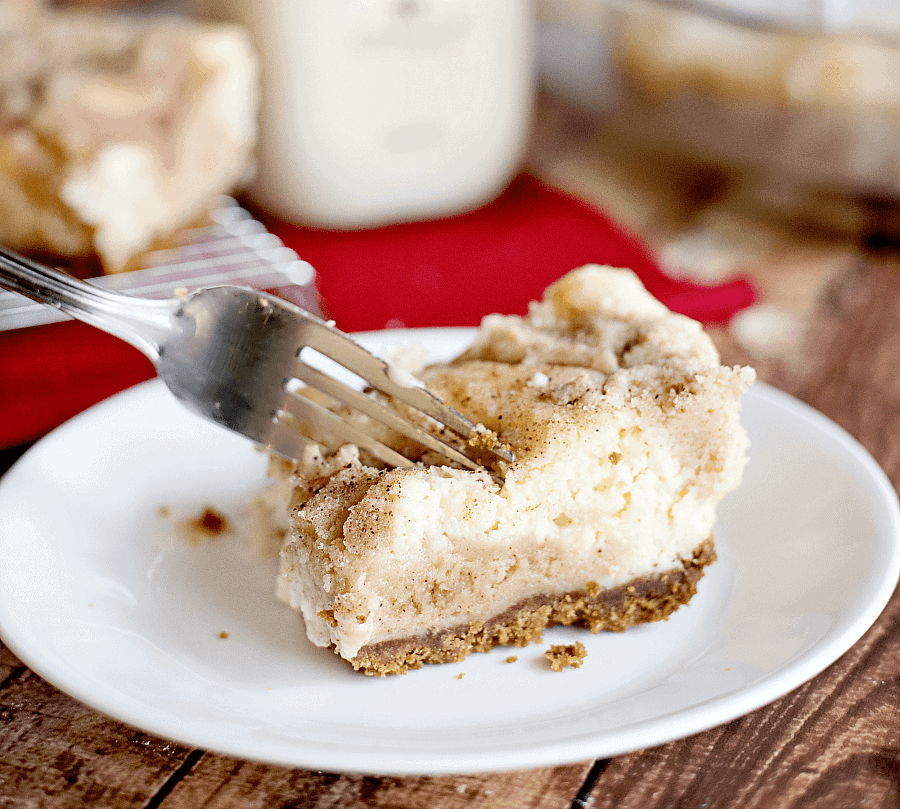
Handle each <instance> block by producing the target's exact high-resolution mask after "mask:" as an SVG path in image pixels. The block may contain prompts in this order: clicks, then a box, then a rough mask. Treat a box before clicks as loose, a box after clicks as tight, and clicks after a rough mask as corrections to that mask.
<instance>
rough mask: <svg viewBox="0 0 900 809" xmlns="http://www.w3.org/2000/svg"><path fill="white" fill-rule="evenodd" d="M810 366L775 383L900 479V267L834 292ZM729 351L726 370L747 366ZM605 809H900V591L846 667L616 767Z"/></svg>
mask: <svg viewBox="0 0 900 809" xmlns="http://www.w3.org/2000/svg"><path fill="white" fill-rule="evenodd" d="M819 310H820V311H819V312H818V314H817V316H816V318H815V320H814V321H813V324H814V325H813V326H812V328H811V330H810V333H809V334H808V336H807V339H806V341H805V343H804V347H803V350H802V352H801V354H800V356H799V357H798V359H799V361H798V362H789V363H781V364H780V365H777V366H776V365H771V366H768V367H766V368H764V369H763V374H762V376H763V377H764V378H767V379H769V380H770V381H773V382H775V383H776V384H778V385H779V387H781V388H783V389H785V390H787V391H788V392H791V393H794V394H795V395H798V396H799V397H800V398H803V399H804V400H806V401H807V402H809V403H810V404H812V405H813V406H814V407H816V408H818V409H819V410H821V411H822V412H824V413H825V414H826V415H828V416H829V417H830V418H832V419H834V420H835V421H836V422H838V423H839V424H841V425H842V426H844V427H845V428H847V429H848V430H849V431H850V432H851V433H853V434H854V435H855V436H856V437H857V438H858V439H859V440H860V441H861V442H862V443H863V444H864V445H865V446H866V447H867V448H868V449H869V451H870V452H872V453H873V455H874V456H875V458H876V460H878V461H879V462H880V463H881V464H882V465H883V467H884V468H885V471H886V472H887V474H888V475H889V477H890V478H891V479H892V480H893V481H894V483H895V485H896V484H897V482H898V481H900V261H897V260H882V261H869V262H864V263H862V264H860V265H859V266H858V267H856V268H853V269H852V270H850V271H848V272H846V273H844V274H843V275H842V276H841V277H839V278H838V279H837V280H836V282H835V283H834V284H833V285H832V286H831V287H830V288H829V289H828V290H827V294H826V295H824V296H823V298H822V302H821V304H820V306H819ZM726 343H727V341H720V346H723V345H724V346H725V348H724V349H723V350H724V351H725V355H726V356H725V359H726V361H735V360H739V359H740V357H739V356H738V353H739V352H738V351H737V350H736V349H735V348H734V346H731V348H732V349H734V350H732V351H729V350H728V346H727V345H726ZM590 806H591V807H592V809H601V807H609V808H610V809H612V807H616V808H617V809H632V808H633V809H638V807H640V809H663V808H664V807H672V808H673V809H674V807H687V806H692V807H704V809H716V808H717V807H742V809H743V808H745V807H746V809H756V808H757V807H758V809H788V807H792V808H793V807H800V806H803V807H816V809H830V808H832V807H833V809H847V808H848V807H861V806H873V807H897V806H900V592H898V593H895V594H894V597H893V599H892V600H891V602H890V603H889V605H888V607H887V609H886V610H885V612H884V613H883V614H882V615H881V617H880V618H879V620H878V621H877V622H876V623H875V625H874V626H873V627H872V628H871V629H870V630H869V632H868V633H867V634H866V635H865V636H864V637H863V639H862V640H861V641H860V642H859V643H857V644H856V645H855V646H854V647H853V648H852V649H850V651H848V652H847V653H846V654H845V655H844V656H843V657H842V658H841V659H840V660H838V661H837V662H836V663H835V664H833V665H832V666H831V667H830V668H828V669H827V670H826V671H825V672H823V673H822V674H821V675H819V676H818V677H816V678H814V679H813V680H812V681H811V682H809V683H807V684H806V685H804V686H802V687H801V688H798V689H796V690H795V691H793V692H792V693H790V694H788V695H786V696H785V697H783V698H781V699H779V700H777V701H776V702H774V703H772V704H771V705H769V706H767V707H765V708H762V709H760V710H758V711H755V712H754V713H752V714H750V715H748V716H745V717H743V718H741V719H738V720H735V721H733V722H731V723H729V724H728V725H725V726H723V727H719V728H715V729H713V730H710V731H707V732H706V733H701V734H698V735H696V736H693V737H691V738H688V739H685V740H682V741H678V742H673V743H671V744H667V745H663V746H661V747H658V748H654V749H652V750H647V751H643V752H636V753H633V754H631V755H626V756H621V757H619V758H617V759H614V760H613V761H611V762H609V764H608V766H607V767H606V769H605V770H604V772H603V773H602V775H601V776H600V777H599V779H598V780H597V782H596V785H595V787H594V789H593V791H592V793H591V800H590Z"/></svg>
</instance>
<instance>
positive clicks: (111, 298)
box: [0, 247, 178, 362]
mask: <svg viewBox="0 0 900 809" xmlns="http://www.w3.org/2000/svg"><path fill="white" fill-rule="evenodd" d="M0 287H5V288H6V289H9V290H12V291H13V292H18V293H20V294H22V295H25V296H26V297H28V298H31V299H32V300H35V301H37V302H38V303H44V304H48V305H49V306H53V307H54V308H56V309H59V310H60V311H61V312H65V313H66V314H67V315H70V316H71V317H74V318H77V319H78V320H81V321H84V322H85V323H89V324H90V325H92V326H96V327H97V328H99V329H102V330H103V331H105V332H108V333H109V334H112V335H114V336H115V337H118V338H120V339H122V340H125V342H127V343H130V344H131V345H133V346H134V347H135V348H137V349H138V350H140V351H142V352H143V353H144V354H146V355H147V356H148V357H149V358H150V359H151V360H153V361H154V362H155V361H156V359H157V358H158V357H159V347H160V344H161V343H162V341H163V340H164V338H165V336H166V335H167V334H169V333H171V331H172V316H173V314H174V312H175V310H176V308H177V306H178V304H177V303H176V302H174V301H172V300H149V299H147V298H133V297H130V296H128V295H122V294H120V293H116V292H111V291H109V290H105V289H101V288H100V287H96V286H93V285H92V284H88V283H85V282H84V281H80V280H79V279H77V278H73V277H72V276H70V275H67V274H66V273H63V272H61V271H59V270H55V269H52V268H50V267H46V266H44V265H43V264H39V263H38V262H36V261H32V260H31V259H28V258H25V257H24V256H20V255H18V254H17V253H14V252H13V251H11V250H8V249H6V248H4V247H0Z"/></svg>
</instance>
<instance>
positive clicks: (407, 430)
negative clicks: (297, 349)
mask: <svg viewBox="0 0 900 809" xmlns="http://www.w3.org/2000/svg"><path fill="white" fill-rule="evenodd" d="M295 374H296V376H297V378H298V379H300V380H302V381H303V382H306V383H307V384H308V385H311V386H312V387H314V388H316V389H317V390H320V391H322V393H326V394H328V395H329V396H331V397H333V398H335V399H337V400H339V401H341V402H343V403H344V404H345V405H347V406H348V407H352V408H353V409H354V410H358V411H360V412H361V413H365V414H366V415H367V416H369V417H370V418H372V419H375V420H376V421H380V422H381V423H382V424H384V425H386V426H388V427H390V428H391V429H392V430H395V431H396V432H398V433H401V434H403V435H405V436H407V437H408V438H412V439H413V440H414V441H417V442H418V443H420V444H423V445H424V446H426V447H428V448H429V449H433V450H435V451H437V452H439V453H441V454H442V455H444V456H446V457H449V458H451V459H452V460H454V461H456V462H457V463H459V464H462V465H463V466H464V467H466V468H467V469H471V470H473V471H476V470H479V469H481V468H482V467H481V465H480V464H478V463H476V462H475V461H473V460H472V459H471V458H469V457H468V456H467V455H465V454H463V453H462V452H460V451H459V450H458V449H457V448H456V447H454V446H453V445H451V444H448V443H447V442H446V441H442V440H441V439H439V438H438V437H437V436H435V435H433V434H432V433H430V432H428V430H426V429H424V428H423V427H420V426H419V425H418V424H414V423H413V422H411V421H409V420H408V419H405V418H403V417H402V416H400V415H399V414H397V413H396V412H395V411H393V410H391V409H390V408H389V407H386V406H385V405H383V404H381V403H380V402H378V401H376V400H375V399H373V398H371V397H370V396H366V395H365V394H364V393H362V392H360V391H358V390H355V389H353V388H351V387H349V386H348V385H345V384H344V383H343V382H339V381H338V380H337V379H335V378H334V377H331V376H329V375H328V374H325V373H322V372H321V371H320V370H319V369H318V368H313V367H312V366H311V365H307V364H306V363H305V362H303V361H302V360H299V359H298V360H297V364H296V368H295Z"/></svg>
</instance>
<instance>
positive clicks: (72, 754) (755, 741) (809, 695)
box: [0, 115, 900, 809]
mask: <svg viewBox="0 0 900 809" xmlns="http://www.w3.org/2000/svg"><path fill="white" fill-rule="evenodd" d="M550 117H551V118H552V119H553V120H551V123H554V122H555V120H556V119H555V118H553V116H552V115H551V116H550ZM567 131H568V136H567V137H568V139H567V140H565V141H564V142H561V141H560V140H559V139H554V137H553V133H552V132H551V133H550V134H549V135H548V134H546V133H544V135H543V136H542V137H543V158H542V159H539V160H537V163H538V169H542V170H543V173H544V175H545V177H546V178H548V179H550V180H552V181H554V182H556V183H557V184H558V185H560V186H562V187H569V188H570V190H575V191H577V192H578V193H580V194H582V195H583V196H585V197H586V198H588V199H592V200H594V201H596V202H598V204H601V205H603V206H604V207H606V208H607V209H608V210H610V211H611V212H612V213H613V214H614V215H616V216H618V217H620V218H621V219H623V221H627V222H629V223H630V224H632V226H633V227H634V229H635V230H637V232H639V233H641V234H642V235H644V236H645V237H646V238H648V239H649V240H650V241H651V243H653V244H654V246H655V247H656V248H657V249H658V250H660V251H661V252H665V251H666V250H667V249H668V247H669V246H671V245H679V244H684V243H685V241H686V240H687V241H690V239H693V238H695V237H696V236H697V235H698V234H700V235H701V236H702V235H703V233H705V232H706V233H710V232H713V231H715V234H716V238H719V237H720V236H721V222H722V221H723V220H722V216H720V215H719V214H722V211H723V210H724V209H723V208H722V207H721V206H720V207H719V208H718V209H717V211H718V213H715V205H714V204H712V205H711V204H710V203H709V202H708V201H703V202H702V204H701V203H698V202H697V201H696V200H695V201H694V202H693V203H691V202H690V201H686V200H685V199H683V198H678V199H676V198H674V197H673V196H672V194H671V192H670V190H669V189H671V185H672V183H671V182H662V183H660V182H656V183H655V185H654V183H652V182H651V181H650V180H649V179H648V178H647V177H646V176H643V177H642V176H640V171H641V165H642V164H641V161H632V163H633V165H632V164H630V163H629V157H628V156H627V155H622V154H620V153H618V152H616V150H615V149H607V150H606V152H603V151H602V149H600V148H599V147H598V146H597V143H596V135H595V134H594V133H591V132H587V131H585V132H584V133H581V134H579V132H580V131H579V130H577V129H571V128H570V129H569V130H567ZM573 133H574V135H573ZM598 161H600V162H599V163H598ZM604 161H605V162H604ZM644 170H646V169H644ZM673 171H674V169H673ZM678 176H682V175H678ZM670 179H671V178H670ZM660 187H662V188H664V189H666V190H664V191H660V190H659V189H660ZM654 194H656V196H654ZM654 205H655V206H656V207H654ZM698 205H699V207H698ZM692 206H693V207H692ZM673 212H677V216H676V215H674V214H673ZM711 212H712V213H711ZM713 214H715V215H713ZM732 214H733V212H729V213H728V217H732V218H731V219H729V221H732V222H733V221H734V220H733V216H732ZM747 227H748V228H750V226H749V225H748V226H747ZM737 232H738V234H740V232H742V231H741V227H738V230H737ZM743 232H745V233H750V232H751V230H744V231H743ZM752 232H753V233H756V234H757V237H754V238H755V240H753V239H751V241H752V242H753V244H755V245H756V252H753V253H752V255H748V254H746V253H745V254H741V256H738V258H737V259H735V258H734V256H733V255H732V256H731V260H733V261H739V262H743V263H742V264H741V265H740V266H739V267H738V266H735V269H739V270H740V271H742V272H747V273H750V274H752V275H753V276H754V277H755V278H756V279H757V281H758V283H759V285H760V289H761V291H762V293H763V300H764V301H766V302H774V303H775V304H777V305H778V306H780V307H782V308H786V309H788V310H790V311H792V312H793V313H794V314H796V315H797V318H798V320H797V322H798V323H801V324H803V325H804V329H803V330H802V331H801V332H800V333H799V336H798V337H797V339H796V340H795V341H793V342H792V343H791V344H790V345H789V346H788V348H787V350H785V351H782V352H781V353H779V354H777V355H772V354H766V355H763V356H759V355H756V356H754V355H753V354H751V353H748V349H747V347H746V346H745V345H744V344H743V343H742V342H741V341H740V340H739V339H737V337H736V336H735V334H734V333H732V332H730V331H726V330H722V329H720V330H716V331H715V332H714V337H715V339H716V341H717V344H718V345H719V347H720V350H721V352H722V355H723V360H724V361H725V362H727V363H735V362H741V363H749V364H753V365H755V366H756V367H757V370H758V372H759V376H760V378H761V379H763V380H765V381H768V382H771V383H773V384H775V385H776V386H778V387H780V388H782V389H783V390H786V391H787V392H789V393H792V394H794V395H796V396H798V397H799V398H801V399H803V400H805V401H807V402H808V403H809V404H811V405H813V406H814V407H816V408H817V409H819V410H820V411H822V412H823V413H825V414H826V415H827V416H829V417H830V418H832V419H833V420H835V421H836V422H837V423H838V424H840V425H842V426H843V427H845V428H846V429H847V430H848V431H849V432H850V433H851V434H852V435H854V436H855V437H856V438H857V439H859V440H860V441H861V442H862V444H863V445H864V446H865V447H866V448H867V449H868V450H869V451H870V452H871V453H872V454H873V455H874V457H875V458H876V460H877V461H878V462H879V463H880V464H881V465H882V466H883V468H884V469H885V471H886V472H887V474H888V476H889V477H890V479H891V481H892V482H893V483H894V485H895V487H896V486H898V485H900V255H898V254H895V253H891V252H882V253H873V252H869V253H866V252H862V251H860V250H859V249H858V248H857V246H856V245H847V244H842V243H839V242H828V241H827V240H825V241H823V240H820V239H817V238H812V237H808V236H807V235H801V236H799V237H798V238H795V239H793V240H791V239H789V238H787V237H786V236H785V235H784V234H783V233H780V234H778V235H772V234H771V233H770V234H769V235H767V236H759V231H752ZM738 238H739V236H738ZM760 245H762V247H760ZM14 456H15V452H14V451H6V452H4V453H0V472H2V471H3V469H4V468H5V467H7V466H8V465H9V464H10V463H12V461H13V460H14ZM37 807H48V808H51V809H56V808H57V807H59V808H60V809H63V808H65V809H68V808H69V807H71V808H72V809H76V808H77V809H80V808H81V807H97V808H98V809H106V808H107V807H108V808H109V809H125V807H136V808H137V807H140V808H141V809H158V808H159V807H162V808H163V809H198V808H199V807H210V808H213V807H214V808H215V809H232V808H234V809H238V808H240V809H245V808H247V809H253V808H255V807H285V808H286V807H316V808H317V809H325V808H326V807H327V808H328V809H330V808H331V807H347V808H348V809H354V808H355V807H372V808H373V809H420V808H421V809H456V808H457V807H472V808H473V809H480V808H481V807H497V809H529V808H530V807H533V808H534V809H569V808H570V807H571V809H585V808H586V807H591V808H592V809H600V808H601V807H603V808H604V809H607V808H608V809H612V808H613V807H615V808H616V809H726V808H727V809H738V808H740V809H863V807H872V809H900V594H897V593H895V594H894V597H893V599H892V600H891V602H890V603H889V605H888V607H887V609H886V610H885V611H884V613H883V614H882V615H881V617H880V618H879V619H878V620H877V621H876V623H875V625H874V626H873V627H872V628H871V629H870V631H869V632H867V633H866V634H865V636H864V637H863V638H862V639H861V640H860V641H859V642H858V643H857V644H856V645H855V646H854V647H853V648H852V649H850V650H849V651H848V652H847V653H846V654H845V655H844V656H843V657H842V658H841V659H839V660H838V661H837V662H836V663H834V664H833V665H832V666H830V667H829V668H828V669H827V670H826V671H824V672H823V673H822V674H820V675H819V676H817V677H815V678H814V679H813V680H811V681H810V682H808V683H806V684H805V685H803V686H801V687H800V688H798V689H796V690H794V691H793V692H791V693H789V694H787V695H786V696H784V697H782V698H781V699H779V700H777V701H775V702H774V703H772V704H770V705H768V706H766V707H763V708H761V709H759V710H757V711H755V712H753V713H751V714H749V715H747V716H744V717H742V718H740V719H737V720H734V721H732V722H730V723H728V724H727V725H724V726H722V727H718V728H714V729H712V730H709V731H706V732H704V733H700V734H698V735H695V736H692V737H689V738H686V739H683V740H680V741H676V742H672V743H670V744H666V745H662V746H660V747H656V748H653V749H649V750H643V751H637V752H634V753H630V754H627V755H622V756H619V757H617V758H613V759H609V760H601V761H597V762H590V761H588V762H579V763H573V764H570V765H568V766H560V767H550V768H545V769H537V770H528V771H522V772H510V773H493V774H487V775H467V776H441V777H414V778H395V777H390V778H388V777H373V776H357V775H348V774H340V773H321V772H308V771H304V770H298V769H291V768H286V767H278V766H267V765H263V764H259V763H254V762H248V761H241V760H237V759H234V758H231V757H228V756H223V755H218V754H215V753H212V752H207V751H203V750H197V749H190V748H187V747H184V746H182V745H178V744H174V743H172V742H169V741H166V740H164V739H160V738H156V737H154V736H150V735H147V734H145V733H142V732H140V731H137V730H135V729H133V728H130V727H128V726H126V725H123V724H121V723H119V722H116V721H113V720H111V719H109V718H107V717H105V716H103V715H101V714H98V713H97V712H95V711H93V710H92V709H89V708H87V707H85V706H83V705H81V704H80V703H79V702H77V701H75V700H73V699H71V698H70V697H68V696H66V695H64V694H62V693H60V692H59V691H57V690H56V689H55V688H53V687H52V686H50V685H48V684H47V683H46V682H45V681H44V680H42V679H41V678H40V677H39V676H37V675H36V674H34V673H33V672H31V671H30V670H29V669H27V668H26V667H25V666H23V665H22V664H21V662H20V661H18V660H17V659H16V657H15V656H14V655H13V654H12V653H11V652H10V651H9V650H8V649H6V648H5V647H2V645H0V809H36V808H37Z"/></svg>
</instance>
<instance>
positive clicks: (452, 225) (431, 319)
mask: <svg viewBox="0 0 900 809" xmlns="http://www.w3.org/2000/svg"><path fill="white" fill-rule="evenodd" d="M266 224H267V226H268V227H269V229H270V230H271V231H272V232H274V233H276V234H277V235H278V236H280V237H281V238H282V240H283V241H284V242H285V244H287V245H288V246H289V247H292V248H293V249H294V250H296V251H297V252H298V253H299V254H300V256H301V257H302V258H304V259H306V260H307V261H309V262H310V263H311V264H312V265H313V267H315V268H316V272H317V286H318V288H319V292H320V293H321V295H322V299H323V304H324V306H325V308H326V310H327V312H328V314H329V316H330V317H333V318H334V319H335V320H336V321H337V325H338V326H339V327H340V328H342V329H344V330H345V331H363V330H369V329H381V328H384V327H386V326H388V327H391V326H408V327H418V326H475V325H477V324H478V323H479V321H480V320H481V318H482V317H483V316H484V315H486V314H489V313H491V312H504V313H510V314H524V313H525V312H526V309H527V305H528V302H529V301H531V300H534V299H535V298H538V297H540V295H541V293H542V291H543V290H544V288H545V287H546V286H548V285H549V284H550V283H552V282H553V281H555V280H556V279H557V278H559V277H560V276H561V275H563V274H564V273H566V272H568V271H569V270H571V269H574V268H575V267H579V266H581V265H583V264H589V263H597V264H611V265H613V266H619V267H630V268H631V269H633V270H634V271H635V272H637V274H638V275H639V276H640V277H641V279H642V280H643V282H644V284H645V285H646V286H647V289H648V290H649V291H650V292H651V293H653V294H654V295H655V296H656V297H658V298H659V299H660V300H661V301H662V302H663V303H665V304H666V305H667V306H669V307H670V308H672V309H674V310H675V311H678V312H682V313H684V314H687V315H690V316H691V317H694V318H696V319H698V320H701V321H703V322H704V323H719V322H725V321H727V320H728V319H729V318H730V317H731V316H732V315H733V314H734V313H735V312H737V311H739V310H740V309H742V308H744V307H745V306H748V305H749V304H750V303H752V302H753V299H754V292H753V288H752V287H751V285H750V284H749V282H747V281H746V280H737V281H733V282H730V283H727V284H723V285H721V286H717V287H701V286H697V285H694V284H688V283H684V282H682V281H675V280H673V279H671V278H668V277H667V276H666V275H664V274H663V273H662V272H661V271H660V269H659V267H658V265H657V264H656V262H655V261H654V260H653V258H652V256H651V255H650V253H649V251H648V250H647V248H646V247H645V246H644V245H642V244H641V243H640V242H639V241H638V240H637V239H635V238H634V237H632V236H631V235H629V234H627V233H625V232H623V230H622V229H621V228H620V227H618V226H617V225H615V224H614V223H613V222H611V221H610V220H609V219H608V218H607V217H606V216H604V215H603V214H602V213H601V212H599V211H598V210H596V209H595V208H592V207H590V206H588V205H585V204H584V203H582V202H580V201H579V200H577V199H575V198H573V197H571V196H568V195H566V194H563V193H560V192H559V191H556V190H554V189H552V188H549V187H548V186H546V185H544V184H542V183H541V182H539V181H538V180H536V179H535V178H533V177H531V176H529V175H521V176H520V177H518V178H516V179H515V180H514V181H513V183H512V184H511V185H510V187H509V188H508V189H507V191H506V192H505V193H504V194H503V195H501V196H500V197H499V198H498V199H496V200H495V201H494V202H492V203H490V204H488V205H486V206H484V207H483V208H480V209H479V210H476V211H472V212H471V213H466V214H463V215H460V216H456V217H453V218H449V219H442V220H438V221H431V222H417V223H412V224H403V225H396V226H392V227H385V228H378V229H374V230H363V231H351V232H339V231H327V230H316V229H312V228H304V227H297V226H293V225H287V224H284V223H281V222H277V221H272V220H269V221H267V222H266ZM151 376H153V367H152V366H151V365H150V363H149V362H148V361H147V360H146V359H145V358H144V356H143V355H142V354H140V353H139V352H138V351H136V350H135V349H133V348H131V347H130V346H128V345H126V344H125V343H123V342H121V341H120V340H116V339H115V338H113V337H110V336H108V335H106V334H105V333H103V332H100V331H97V330H96V329H93V328H91V327H89V326H86V325H84V324H82V323H75V322H67V323H55V324H52V325H48V326H40V327H35V328H30V329H19V330H17V331H11V332H0V447H6V446H15V445H18V444H22V443H26V442H28V441H33V440H35V439H36V438H39V437H40V436H42V435H44V434H45V433H47V432H49V431H50V430H51V429H53V428H54V427H56V426H57V425H59V424H62V423H63V422H64V421H66V420H67V419H68V418H70V417H72V416H74V415H75V414H76V413H79V412H81V411H82V410H84V409H86V408H87V407H89V406H90V405H92V404H95V403H96V402H99V401H101V400H102V399H104V398H106V397H107V396H110V395H111V394H113V393H115V392H117V391H119V390H123V389H125V388H127V387H129V386H131V385H134V384H136V383H137V382H141V381H143V380H145V379H149V378H150V377H151Z"/></svg>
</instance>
